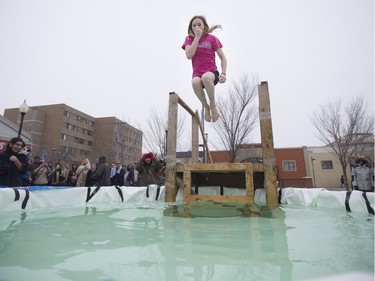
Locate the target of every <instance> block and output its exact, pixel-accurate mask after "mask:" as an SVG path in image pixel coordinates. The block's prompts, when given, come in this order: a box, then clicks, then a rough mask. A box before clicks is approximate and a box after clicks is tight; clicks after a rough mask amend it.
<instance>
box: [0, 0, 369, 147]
mask: <svg viewBox="0 0 375 281" xmlns="http://www.w3.org/2000/svg"><path fill="white" fill-rule="evenodd" d="M196 14H200V15H204V16H206V18H207V21H208V24H209V25H213V24H221V25H222V27H223V29H222V30H217V31H215V33H214V35H216V36H217V37H218V38H219V39H220V40H221V42H222V44H223V51H224V53H225V54H226V57H227V59H228V69H227V83H226V84H219V86H217V87H216V93H217V95H218V96H226V95H227V93H228V92H227V90H228V87H230V86H231V84H232V83H233V81H235V80H237V79H238V78H239V77H240V76H241V75H242V74H243V73H247V74H256V75H258V77H259V78H260V80H262V81H268V83H269V91H270V99H271V113H272V122H273V132H274V143H275V147H276V148H280V147H298V146H303V145H306V146H316V145H322V143H321V142H320V141H319V139H318V138H317V137H316V131H315V129H314V127H313V126H312V123H311V121H310V117H311V115H312V113H313V112H315V111H317V110H318V108H319V106H320V105H325V104H327V103H329V102H334V101H337V100H338V99H339V98H342V99H343V102H346V103H347V102H349V101H350V100H351V99H352V97H354V96H356V95H361V96H364V98H365V101H366V102H367V103H368V106H369V114H373V111H374V0H242V1H236V0H233V1H228V0H227V1H222V0H215V1H211V0H205V1H203V0H201V1H196V0H191V1H176V0H137V1H135V0H134V1H125V0H101V1H100V0H86V1H84V0H53V1H50V0H0V114H3V113H4V109H5V108H14V107H19V105H20V104H21V103H22V102H23V100H24V99H26V100H27V103H28V105H29V106H37V105H47V104H56V103H65V104H67V105H69V106H71V107H73V108H76V109H78V110H80V111H82V112H85V113H87V114H89V115H91V116H93V117H104V116H116V117H117V118H119V119H121V120H124V121H127V122H128V123H130V124H131V125H133V126H135V127H139V128H141V129H142V128H145V120H146V119H147V117H148V116H149V111H150V110H152V108H156V109H157V110H159V111H160V112H162V113H163V114H164V113H165V114H166V112H167V108H168V96H169V92H176V93H178V94H179V95H180V96H181V98H182V99H183V100H184V101H185V102H186V103H187V104H188V105H189V106H190V107H191V108H192V109H193V110H195V109H198V110H200V109H201V105H200V103H199V101H198V99H197V98H196V96H195V95H194V93H193V91H192V89H191V73H192V69H191V62H190V61H188V60H187V59H186V57H185V54H184V51H183V50H182V49H181V45H182V43H183V42H184V39H185V36H186V35H187V26H188V23H189V20H190V19H191V18H192V17H193V16H194V15H196ZM219 62H220V60H218V63H219ZM180 111H181V110H180ZM180 111H179V113H180ZM185 122H187V124H186V126H185V128H186V130H190V120H189V119H186V120H185ZM210 126H211V125H210V124H208V123H206V129H207V131H208V132H210V130H212V129H210ZM259 135H260V134H259V133H258V131H256V132H254V134H253V135H252V136H251V137H250V140H251V141H253V142H259V141H260V138H259ZM210 136H211V137H210ZM212 138H213V134H212V135H211V134H209V141H213V139H212Z"/></svg>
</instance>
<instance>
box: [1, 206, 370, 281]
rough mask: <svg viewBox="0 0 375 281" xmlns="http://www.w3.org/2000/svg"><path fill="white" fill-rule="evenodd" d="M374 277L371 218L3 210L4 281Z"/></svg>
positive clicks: (172, 210)
mask: <svg viewBox="0 0 375 281" xmlns="http://www.w3.org/2000/svg"><path fill="white" fill-rule="evenodd" d="M353 272H360V273H364V274H366V275H367V276H371V275H373V274H374V217H373V216H371V215H367V214H362V213H346V212H343V211H342V210H330V209H316V208H305V207H295V206H281V207H280V208H277V209H274V210H272V211H270V210H267V209H262V208H258V209H257V208H255V209H254V208H253V209H252V213H251V214H250V216H244V215H242V212H241V210H240V209H238V208H231V207H228V206H221V205H215V204H214V205H203V206H195V207H192V208H191V209H190V210H189V212H188V213H186V209H184V208H183V206H182V205H173V206H170V205H166V204H164V203H160V202H142V203H126V204H125V203H121V204H119V203H105V204H95V205H87V206H72V207H70V208H41V209H33V210H29V211H3V212H2V214H1V217H0V280H1V281H11V280H17V281H19V280H28V281H31V280H38V281H40V280H49V281H55V280H56V281H60V280H82V281H83V280H87V281H95V280H101V281H110V280H111V281H112V280H113V281H114V280H133V281H134V280H163V281H164V280H225V281H228V280H311V279H319V278H323V277H324V278H326V277H329V276H332V275H338V274H347V273H353Z"/></svg>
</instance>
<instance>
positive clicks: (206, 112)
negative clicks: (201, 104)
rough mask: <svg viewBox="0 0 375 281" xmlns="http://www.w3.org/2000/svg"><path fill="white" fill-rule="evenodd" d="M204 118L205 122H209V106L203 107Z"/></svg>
mask: <svg viewBox="0 0 375 281" xmlns="http://www.w3.org/2000/svg"><path fill="white" fill-rule="evenodd" d="M204 120H206V121H207V122H211V114H210V108H209V107H206V108H205V109H204Z"/></svg>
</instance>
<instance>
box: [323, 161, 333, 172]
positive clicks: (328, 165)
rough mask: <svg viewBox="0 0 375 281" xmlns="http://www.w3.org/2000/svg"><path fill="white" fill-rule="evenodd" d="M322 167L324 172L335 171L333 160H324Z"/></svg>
mask: <svg viewBox="0 0 375 281" xmlns="http://www.w3.org/2000/svg"><path fill="white" fill-rule="evenodd" d="M320 163H321V165H322V170H331V169H333V163H332V161H331V160H323V161H321V162H320Z"/></svg>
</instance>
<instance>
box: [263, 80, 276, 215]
mask: <svg viewBox="0 0 375 281" xmlns="http://www.w3.org/2000/svg"><path fill="white" fill-rule="evenodd" d="M258 97H259V120H260V131H261V140H262V154H263V167H264V188H265V191H266V202H267V206H268V207H269V208H276V207H277V206H278V197H277V179H276V160H275V151H274V145H273V134H272V120H271V106H270V97H269V92H268V83H267V82H266V81H263V82H261V84H260V85H258Z"/></svg>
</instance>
